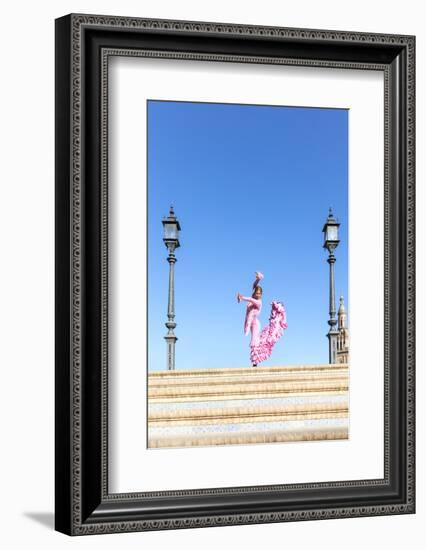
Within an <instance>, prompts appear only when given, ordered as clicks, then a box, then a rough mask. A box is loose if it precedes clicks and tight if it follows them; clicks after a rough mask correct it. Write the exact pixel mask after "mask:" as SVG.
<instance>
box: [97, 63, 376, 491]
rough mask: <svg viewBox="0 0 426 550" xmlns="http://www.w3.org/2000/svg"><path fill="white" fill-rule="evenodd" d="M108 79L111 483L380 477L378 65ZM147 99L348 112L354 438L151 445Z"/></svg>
mask: <svg viewBox="0 0 426 550" xmlns="http://www.w3.org/2000/svg"><path fill="white" fill-rule="evenodd" d="M109 78H110V80H109V86H110V98H109V99H110V106H109V197H110V203H109V222H110V225H109V238H110V245H109V262H110V267H109V278H110V280H109V284H110V286H109V300H110V301H109V319H110V320H109V386H108V387H109V491H110V492H112V493H115V492H136V491H158V490H178V489H192V488H209V487H232V486H241V485H267V484H286V483H308V482H320V481H342V480H356V479H367V478H368V479H372V478H382V477H383V405H384V401H383V381H384V370H383V360H384V354H383V345H384V339H383V338H384V330H383V313H384V303H383V288H384V287H383V285H384V277H383V270H384V263H383V251H384V247H383V237H384V235H383V223H384V218H383V216H384V212H383V177H384V172H383V139H384V133H383V126H384V120H383V73H381V72H379V71H354V70H343V69H322V68H321V69H320V68H305V67H290V66H277V65H250V64H234V63H218V62H198V61H172V60H155V59H145V58H125V57H124V58H123V57H120V58H112V60H111V61H110V77H109ZM147 99H163V100H180V101H206V102H223V103H246V104H267V105H287V106H291V105H294V106H311V107H336V108H348V109H350V112H349V300H348V311H349V319H350V433H349V440H345V441H316V442H297V443H283V444H279V443H278V444H269V445H268V444H260V445H249V446H245V445H236V446H224V447H199V448H183V449H147V447H146V440H147V437H146V429H147V428H146V427H147V421H146V420H147V419H146V411H147V403H146V375H147V365H146V215H147V211H146V185H147V182H146V110H147V109H146V101H147ZM165 291H166V290H165ZM165 315H166V312H165ZM324 315H325V317H326V316H327V312H324ZM177 316H178V312H177ZM324 345H327V342H326V341H325V342H324ZM165 357H166V354H165ZM301 361H303V358H301Z"/></svg>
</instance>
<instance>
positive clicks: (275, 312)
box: [250, 302, 287, 365]
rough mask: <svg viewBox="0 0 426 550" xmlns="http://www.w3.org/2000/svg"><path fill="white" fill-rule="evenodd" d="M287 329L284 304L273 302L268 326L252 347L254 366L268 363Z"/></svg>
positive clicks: (251, 353)
mask: <svg viewBox="0 0 426 550" xmlns="http://www.w3.org/2000/svg"><path fill="white" fill-rule="evenodd" d="M286 328H287V315H286V310H285V307H284V304H283V303H281V302H272V307H271V315H270V317H269V323H268V325H267V326H266V327H265V328H264V329H263V330H262V332H261V333H260V335H259V338H258V339H256V340H257V341H256V343H255V344H254V345H251V346H250V360H251V362H252V364H253V365H258V364H259V363H262V362H263V361H266V359H268V358H269V357H270V355H271V353H272V349H273V347H274V345H275V344H276V343H277V342H278V340H279V339H280V338H281V336H282V335H283V333H284V330H285V329H286Z"/></svg>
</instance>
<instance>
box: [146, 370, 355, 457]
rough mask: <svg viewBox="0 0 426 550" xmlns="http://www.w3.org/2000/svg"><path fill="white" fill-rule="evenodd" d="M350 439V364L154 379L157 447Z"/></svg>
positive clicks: (151, 394) (151, 403)
mask: <svg viewBox="0 0 426 550" xmlns="http://www.w3.org/2000/svg"><path fill="white" fill-rule="evenodd" d="M347 437H348V366H347V365H346V364H338V365H337V364H336V365H330V364H325V365H290V366H284V367H256V368H244V369H232V368H229V369H199V370H175V371H161V372H156V371H153V372H150V373H149V375H148V446H149V447H150V448H159V447H190V446H205V445H234V444H251V443H275V442H284V441H310V440H323V439H347Z"/></svg>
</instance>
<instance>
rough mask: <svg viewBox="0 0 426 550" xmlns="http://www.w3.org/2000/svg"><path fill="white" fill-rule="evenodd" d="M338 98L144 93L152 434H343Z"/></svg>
mask: <svg viewBox="0 0 426 550" xmlns="http://www.w3.org/2000/svg"><path fill="white" fill-rule="evenodd" d="M348 117H349V111H348V110H347V109H336V108H316V107H288V106H275V105H273V106H272V105H246V104H229V103H226V104H225V103H201V102H184V101H164V100H161V101H160V100H149V101H147V120H148V128H147V160H148V163H147V164H148V174H147V179H148V191H147V192H148V197H147V203H148V221H147V224H148V243H147V244H148V252H147V264H148V288H147V299H148V319H147V320H148V323H147V326H148V339H147V340H148V349H147V364H148V377H147V378H148V391H147V396H148V404H147V405H148V430H147V447H148V448H151V449H154V448H173V447H177V448H182V447H198V446H209V445H236V444H245V445H247V444H260V443H285V442H300V441H316V440H337V439H347V438H348V437H349V405H348V401H349V347H350V346H349V337H350V334H349V332H350V329H349V317H350V304H349V294H348V292H349V288H348V261H349V258H348V254H349V250H348Z"/></svg>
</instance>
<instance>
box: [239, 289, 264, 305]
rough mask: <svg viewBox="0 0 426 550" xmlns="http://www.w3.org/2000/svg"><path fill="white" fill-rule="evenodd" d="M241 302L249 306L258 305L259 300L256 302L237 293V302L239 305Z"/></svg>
mask: <svg viewBox="0 0 426 550" xmlns="http://www.w3.org/2000/svg"><path fill="white" fill-rule="evenodd" d="M241 300H243V301H244V302H250V303H251V304H254V305H258V304H259V302H260V300H256V298H251V297H250V296H243V295H242V294H240V293H239V292H238V293H237V302H238V303H240V302H241Z"/></svg>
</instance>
